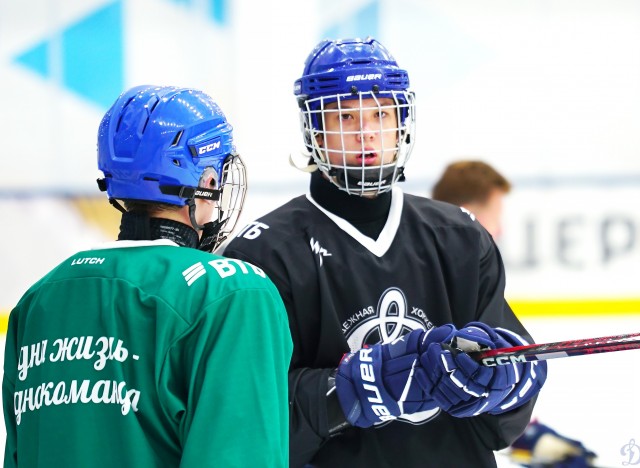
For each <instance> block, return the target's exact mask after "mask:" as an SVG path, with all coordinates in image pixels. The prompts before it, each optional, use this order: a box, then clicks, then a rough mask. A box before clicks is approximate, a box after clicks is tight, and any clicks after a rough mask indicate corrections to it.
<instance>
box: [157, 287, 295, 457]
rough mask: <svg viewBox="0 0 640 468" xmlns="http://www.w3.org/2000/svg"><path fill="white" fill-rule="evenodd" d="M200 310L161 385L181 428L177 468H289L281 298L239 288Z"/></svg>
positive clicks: (287, 349) (287, 351) (286, 347)
mask: <svg viewBox="0 0 640 468" xmlns="http://www.w3.org/2000/svg"><path fill="white" fill-rule="evenodd" d="M270 286H272V285H270ZM203 312H204V313H203V314H201V315H200V318H199V319H198V321H197V322H196V323H194V324H193V326H192V327H190V328H189V329H188V330H187V331H186V333H183V334H182V335H181V337H180V339H179V340H178V342H176V343H175V344H174V346H172V348H171V350H170V352H169V354H168V356H167V366H166V369H165V371H163V372H162V377H161V383H160V386H161V388H163V389H165V395H166V398H167V405H166V407H167V408H170V409H171V411H170V412H171V413H172V414H171V416H172V417H174V418H176V419H177V421H178V424H179V428H180V429H179V430H180V434H179V439H180V441H181V444H182V448H183V458H182V463H181V465H180V466H181V467H185V468H189V467H205V466H211V467H213V466H225V467H236V466H237V467H246V466H252V467H270V468H271V467H286V466H288V440H289V423H288V421H289V417H288V398H287V371H288V368H289V361H290V358H291V351H292V343H291V336H290V333H289V326H288V322H287V316H286V311H285V309H284V305H283V304H282V300H281V299H280V296H279V295H278V293H277V291H276V290H275V287H271V288H248V289H241V290H237V291H234V292H232V293H230V294H228V295H226V296H224V297H222V298H218V299H217V300H216V301H215V302H213V303H211V304H209V305H207V306H206V310H204V311H203ZM185 370H187V372H186V373H185ZM180 375H186V376H187V377H186V378H187V379H188V380H186V381H182V382H181V381H177V382H176V381H175V379H178V378H179V377H178V376H180ZM180 395H186V399H185V398H181V397H180ZM181 407H183V409H181Z"/></svg>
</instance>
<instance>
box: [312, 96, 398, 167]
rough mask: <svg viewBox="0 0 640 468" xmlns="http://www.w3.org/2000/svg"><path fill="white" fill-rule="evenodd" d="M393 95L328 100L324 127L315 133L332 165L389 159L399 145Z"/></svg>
mask: <svg viewBox="0 0 640 468" xmlns="http://www.w3.org/2000/svg"><path fill="white" fill-rule="evenodd" d="M396 112H397V111H396V106H395V102H394V101H393V99H390V98H378V99H374V98H368V99H362V100H360V99H351V100H344V99H343V100H341V101H340V103H339V105H338V102H333V103H330V104H327V106H326V108H325V110H324V112H323V118H324V121H323V128H324V131H323V132H322V133H321V134H320V135H319V136H318V137H317V141H318V144H319V146H320V147H322V148H323V149H324V150H325V155H326V157H327V158H328V160H329V162H330V163H331V164H332V165H334V166H342V167H343V166H350V167H354V166H355V167H370V166H380V165H382V164H389V163H392V162H393V161H394V159H395V157H396V153H397V146H398V116H397V113H396Z"/></svg>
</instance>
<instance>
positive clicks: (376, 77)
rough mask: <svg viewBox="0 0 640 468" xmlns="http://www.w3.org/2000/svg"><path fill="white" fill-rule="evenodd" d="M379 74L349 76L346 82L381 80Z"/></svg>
mask: <svg viewBox="0 0 640 468" xmlns="http://www.w3.org/2000/svg"><path fill="white" fill-rule="evenodd" d="M381 79H382V74H381V73H368V74H366V75H349V76H347V81H369V80H381Z"/></svg>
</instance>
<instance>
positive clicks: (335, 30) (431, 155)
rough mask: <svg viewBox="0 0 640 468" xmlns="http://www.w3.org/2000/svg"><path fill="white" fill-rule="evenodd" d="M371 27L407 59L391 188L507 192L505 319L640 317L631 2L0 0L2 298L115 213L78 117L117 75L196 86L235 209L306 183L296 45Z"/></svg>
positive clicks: (123, 82)
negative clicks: (238, 199) (240, 197)
mask: <svg viewBox="0 0 640 468" xmlns="http://www.w3.org/2000/svg"><path fill="white" fill-rule="evenodd" d="M367 35H373V36H376V37H377V38H379V39H380V40H381V41H382V42H383V43H384V44H385V45H387V46H388V48H389V49H390V50H391V51H392V53H393V54H394V55H395V57H396V59H397V60H398V62H399V64H400V65H401V66H402V67H404V68H406V69H408V71H409V73H410V78H411V82H412V87H413V89H414V90H415V91H416V94H417V97H418V121H417V126H418V130H417V140H416V145H415V151H414V153H413V156H412V159H411V160H410V162H409V165H408V170H407V178H408V180H407V182H406V183H405V186H404V188H405V190H406V191H408V192H413V193H419V194H424V195H428V194H429V193H430V190H431V186H432V184H433V182H434V180H435V179H436V178H437V177H438V176H439V174H440V172H441V171H442V169H443V168H444V166H445V165H446V164H447V163H448V162H450V161H451V160H453V159H458V158H463V157H464V158H469V157H473V158H479V159H484V160H486V161H487V162H489V163H491V164H492V165H494V166H495V167H496V168H498V169H499V170H500V171H501V172H503V173H504V174H505V175H506V176H507V177H508V178H509V179H510V180H511V181H512V182H513V183H514V186H515V189H514V191H513V192H512V194H511V195H510V196H509V197H508V199H507V200H508V201H507V207H506V217H505V232H504V235H503V237H502V238H501V239H500V247H501V250H502V253H503V256H504V259H505V263H506V265H507V268H508V284H507V294H508V297H509V299H510V300H511V301H512V303H513V306H514V308H515V309H516V312H519V313H521V314H525V315H526V314H557V313H564V314H578V313H579V314H583V313H598V312H602V311H604V310H606V311H609V312H619V313H624V314H628V313H634V312H638V311H640V289H639V286H638V279H637V275H638V267H639V266H640V208H639V207H638V203H639V200H640V2H638V1H637V0H609V1H606V2H603V1H601V0H519V1H513V0H481V1H478V0H306V1H295V0H275V1H269V2H256V1H254V0H64V1H63V0H21V1H19V2H18V1H15V0H0V90H1V92H0V128H1V129H2V135H3V138H2V145H1V156H0V216H1V218H0V219H2V229H0V261H1V263H2V268H0V310H2V311H3V312H4V313H5V314H6V312H8V310H10V309H11V307H12V306H13V305H14V304H15V302H16V301H17V299H18V298H19V297H20V295H21V294H22V292H23V291H24V289H26V288H27V287H28V286H29V285H30V284H31V283H32V282H33V281H35V280H36V279H38V278H39V277H40V276H41V275H42V274H43V273H44V272H46V271H47V270H48V269H49V268H51V267H52V266H53V265H55V264H56V263H57V262H58V261H60V260H62V259H63V258H64V257H66V256H67V255H69V254H71V253H73V252H74V251H76V250H77V249H79V248H84V247H88V246H91V245H93V244H95V243H97V242H100V241H102V240H104V239H110V238H113V237H114V236H115V233H116V232H117V223H118V214H117V212H116V211H115V210H113V209H112V208H111V207H109V206H108V205H107V204H106V202H105V199H104V196H103V195H102V194H100V193H99V192H98V190H97V187H96V184H95V179H96V178H97V177H98V176H99V174H98V171H97V170H96V168H95V165H96V151H95V147H96V130H97V127H98V123H99V121H100V119H101V117H102V115H103V114H104V112H105V111H106V110H107V107H108V105H109V104H110V103H111V102H112V101H113V100H115V98H116V97H117V95H118V94H119V93H120V92H121V91H122V90H124V89H125V88H128V87H130V86H133V85H138V84H162V85H179V86H191V87H197V88H201V89H203V90H205V91H206V92H208V93H209V94H211V95H212V96H213V97H214V98H215V99H216V100H217V101H218V102H219V103H220V105H221V106H222V108H223V109H224V110H225V112H226V113H227V116H228V118H229V120H230V121H231V122H232V124H233V125H234V127H235V129H236V141H237V146H238V149H239V150H240V152H241V154H242V155H243V156H244V157H245V160H246V162H247V165H248V167H249V176H250V184H251V185H250V191H249V195H248V203H247V209H246V211H245V214H244V215H243V217H242V220H241V222H242V221H244V222H248V221H250V220H251V219H252V218H254V217H256V216H258V215H260V214H261V213H263V212H265V211H267V210H269V209H271V208H272V207H274V206H275V205H276V204H278V203H281V202H283V201H285V200H287V199H288V198H290V197H291V196H293V195H295V194H297V193H301V192H303V191H305V190H306V187H307V177H306V176H305V175H303V174H301V173H299V172H298V171H296V170H295V169H293V168H292V167H290V166H289V164H288V157H289V154H291V153H294V154H295V153H298V152H299V151H300V150H301V147H302V145H301V137H300V134H299V130H298V128H299V127H298V116H297V109H296V104H295V100H294V98H293V95H292V85H293V81H294V80H295V79H296V78H297V77H299V75H300V73H301V71H302V67H303V63H304V60H305V58H306V56H307V54H308V52H309V51H310V50H311V49H312V47H313V46H314V45H315V44H316V43H317V42H318V41H319V40H320V39H323V38H326V37H330V38H336V37H339V36H343V37H355V36H367Z"/></svg>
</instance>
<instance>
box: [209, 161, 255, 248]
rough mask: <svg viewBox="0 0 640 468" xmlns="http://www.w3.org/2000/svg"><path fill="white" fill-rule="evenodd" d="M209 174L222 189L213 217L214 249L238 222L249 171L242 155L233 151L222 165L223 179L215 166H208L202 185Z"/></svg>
mask: <svg viewBox="0 0 640 468" xmlns="http://www.w3.org/2000/svg"><path fill="white" fill-rule="evenodd" d="M209 176H213V178H214V180H215V185H216V187H215V188H216V189H218V190H220V197H219V199H218V200H217V201H215V202H214V203H215V209H214V214H213V216H212V219H211V221H213V223H214V225H215V226H216V231H215V233H214V239H213V248H212V249H211V250H214V249H215V248H217V247H218V246H219V245H220V244H222V243H223V242H224V241H225V239H227V237H228V236H229V235H230V234H231V233H232V232H233V230H234V228H235V226H236V224H237V223H238V219H239V218H240V214H241V212H242V207H243V205H244V200H245V195H246V192H247V171H246V167H245V165H244V162H243V161H242V158H241V157H240V155H239V154H236V153H231V154H229V156H228V157H227V159H226V160H225V161H224V164H223V166H222V172H221V179H222V180H218V172H217V171H216V170H215V169H214V168H213V167H208V168H206V169H205V170H204V171H203V173H202V176H201V178H200V186H203V185H202V184H203V183H204V181H205V180H207V179H208V178H209Z"/></svg>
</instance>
